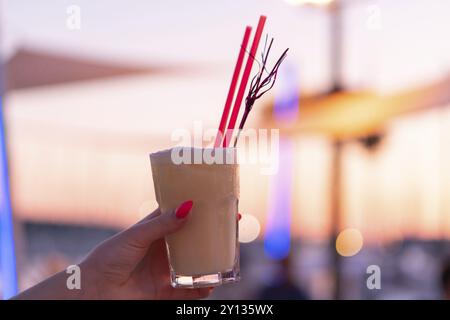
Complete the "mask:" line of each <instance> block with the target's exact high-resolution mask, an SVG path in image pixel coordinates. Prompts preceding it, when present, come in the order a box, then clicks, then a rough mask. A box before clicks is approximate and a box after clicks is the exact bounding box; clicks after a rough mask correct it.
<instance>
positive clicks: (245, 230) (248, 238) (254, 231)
mask: <svg viewBox="0 0 450 320" xmlns="http://www.w3.org/2000/svg"><path fill="white" fill-rule="evenodd" d="M260 230H261V226H260V224H259V221H258V219H256V218H255V217H254V216H252V215H250V214H243V215H242V217H241V220H239V242H242V243H248V242H252V241H253V240H255V239H256V238H257V237H258V235H259V231H260Z"/></svg>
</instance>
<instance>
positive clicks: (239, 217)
mask: <svg viewBox="0 0 450 320" xmlns="http://www.w3.org/2000/svg"><path fill="white" fill-rule="evenodd" d="M237 218H238V221H239V220H241V218H242V214H240V213H238V215H237Z"/></svg>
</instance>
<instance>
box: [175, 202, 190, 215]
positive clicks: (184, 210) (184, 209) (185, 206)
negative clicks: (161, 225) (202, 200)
mask: <svg viewBox="0 0 450 320" xmlns="http://www.w3.org/2000/svg"><path fill="white" fill-rule="evenodd" d="M193 205H194V202H192V200H189V201H186V202H183V203H182V204H181V205H180V206H179V207H178V209H177V211H175V216H176V217H177V218H178V219H184V218H186V216H187V215H188V214H189V212H190V211H191V209H192V206H193Z"/></svg>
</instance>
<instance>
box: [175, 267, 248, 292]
mask: <svg viewBox="0 0 450 320" xmlns="http://www.w3.org/2000/svg"><path fill="white" fill-rule="evenodd" d="M240 279H241V277H240V276H239V273H238V272H236V271H235V270H230V271H225V272H217V273H211V274H204V275H198V276H184V275H177V274H175V273H174V272H171V273H170V282H171V285H172V287H174V288H192V289H194V288H204V287H217V286H220V285H222V284H226V283H235V282H239V280H240Z"/></svg>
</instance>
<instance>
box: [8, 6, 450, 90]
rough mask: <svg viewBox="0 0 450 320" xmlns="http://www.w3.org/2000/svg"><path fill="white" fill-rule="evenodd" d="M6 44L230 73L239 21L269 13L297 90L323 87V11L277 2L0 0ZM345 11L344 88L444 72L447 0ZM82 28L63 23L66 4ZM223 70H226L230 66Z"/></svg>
mask: <svg viewBox="0 0 450 320" xmlns="http://www.w3.org/2000/svg"><path fill="white" fill-rule="evenodd" d="M0 3H3V8H2V9H3V10H2V11H3V25H2V28H3V30H4V32H3V33H4V34H3V39H2V42H3V43H4V44H5V47H6V50H7V51H8V52H11V50H12V48H13V47H17V46H21V45H27V46H30V47H39V48H43V49H46V48H51V49H55V50H60V51H65V52H68V53H73V54H83V55H94V56H100V57H102V58H104V57H109V58H112V59H122V60H125V61H132V62H144V63H158V62H163V63H179V62H183V63H199V64H201V65H204V66H205V67H206V68H210V70H211V71H214V70H215V69H214V68H220V69H221V70H222V69H226V70H228V69H231V68H232V66H233V64H234V59H235V56H236V53H237V48H238V46H239V43H240V41H241V38H242V33H243V29H244V26H245V25H246V24H252V25H253V26H255V25H256V23H257V19H258V16H259V14H266V15H267V16H268V24H267V27H266V29H265V30H266V31H268V32H269V33H270V35H272V36H274V37H275V49H276V50H275V51H274V54H273V55H274V56H275V53H277V52H280V51H282V50H283V49H284V48H285V47H289V48H291V50H290V52H289V61H290V62H291V64H293V65H294V66H295V67H296V68H297V70H298V72H299V75H300V82H301V84H302V88H303V89H304V90H305V91H311V90H318V89H321V88H323V87H324V86H325V85H326V82H327V79H328V66H327V61H328V60H327V45H328V41H327V28H326V23H327V20H326V18H327V17H326V13H325V11H324V10H321V9H317V8H309V7H308V8H306V7H292V6H290V5H288V4H287V3H286V2H284V1H282V0H278V1H277V0H244V1H231V0H229V1H226V0H220V1H208V0H199V1H181V0H169V1H167V0H152V1H132V2H130V1H125V0H97V1H88V0H41V1H25V0H3V1H2V2H1V1H0ZM348 3H349V6H348V9H347V10H346V28H345V31H344V32H345V38H346V54H345V59H344V60H345V67H346V78H347V82H348V83H349V86H350V87H352V88H361V87H362V88H365V87H372V88H377V89H379V90H391V89H392V90H395V89H397V88H402V87H407V86H410V85H414V84H417V83H421V82H424V81H428V80H432V79H435V78H439V77H441V76H443V75H445V74H447V73H449V72H450V42H449V41H447V39H448V38H449V35H450V19H448V17H449V15H450V1H447V0H396V1H391V0H353V1H348ZM73 4H75V5H78V6H79V7H80V8H81V30H80V31H70V30H69V29H68V28H67V27H66V19H67V13H66V9H67V7H68V6H69V5H73ZM230 73H231V71H230Z"/></svg>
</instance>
